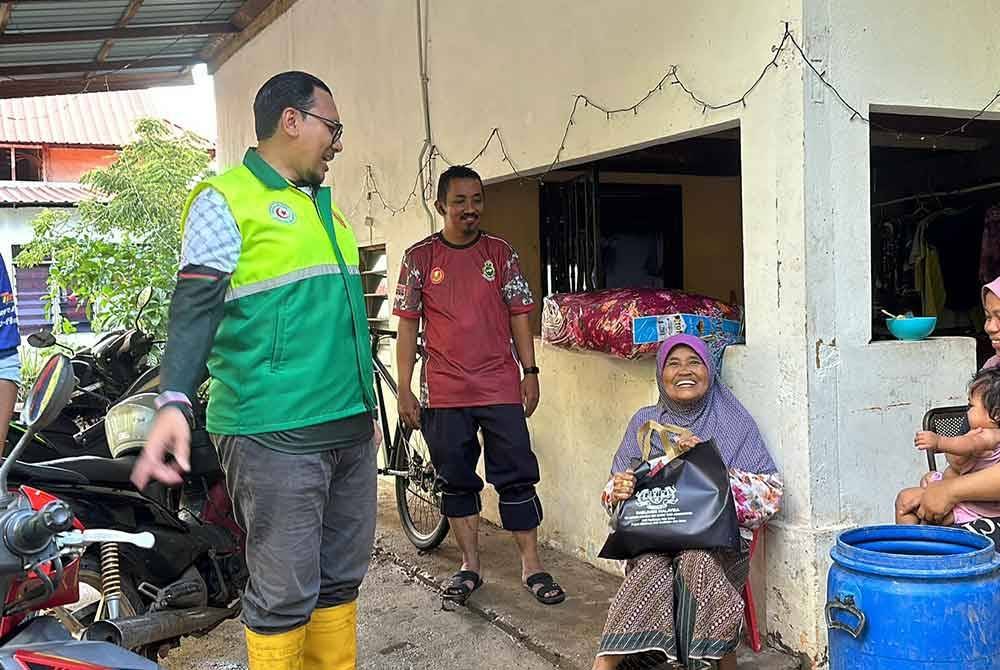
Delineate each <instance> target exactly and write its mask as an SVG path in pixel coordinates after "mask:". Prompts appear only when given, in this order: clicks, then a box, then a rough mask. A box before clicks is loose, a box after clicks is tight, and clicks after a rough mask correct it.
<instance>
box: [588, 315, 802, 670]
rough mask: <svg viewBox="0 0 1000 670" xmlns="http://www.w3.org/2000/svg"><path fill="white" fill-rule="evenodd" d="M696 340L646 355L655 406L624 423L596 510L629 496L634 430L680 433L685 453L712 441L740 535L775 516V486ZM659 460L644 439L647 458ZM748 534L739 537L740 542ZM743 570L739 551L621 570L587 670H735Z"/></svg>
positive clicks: (649, 557) (748, 423)
mask: <svg viewBox="0 0 1000 670" xmlns="http://www.w3.org/2000/svg"><path fill="white" fill-rule="evenodd" d="M712 366H713V363H712V358H711V356H710V355H709V353H708V350H707V348H706V346H705V343H704V342H702V340H700V339H698V338H696V337H691V336H688V335H677V336H674V337H671V338H670V339H668V340H666V341H665V342H664V343H663V345H662V346H661V347H660V350H659V352H658V353H657V356H656V367H657V377H656V383H657V386H658V387H659V391H660V397H659V402H657V404H656V405H653V406H651V407H643V408H642V409H640V410H639V411H638V412H636V413H635V415H634V416H633V417H632V420H631V421H629V424H628V428H626V430H625V437H624V438H623V439H622V443H621V446H620V447H618V451H617V453H616V454H615V457H614V461H613V465H612V468H611V471H612V473H613V474H612V477H611V480H610V481H609V482H608V486H607V487H606V488H605V492H604V496H603V499H604V503H605V506H606V507H609V509H610V506H611V505H613V504H614V503H615V502H617V501H620V500H625V499H627V498H628V497H630V496H631V495H632V494H633V492H634V488H635V477H634V476H633V474H632V472H631V470H630V465H631V463H632V459H634V458H641V453H642V452H641V448H640V446H639V443H638V441H637V438H636V432H637V431H638V429H639V428H640V427H641V426H642V425H643V424H644V423H646V422H647V421H649V420H650V419H653V420H656V421H659V422H660V423H663V424H673V425H675V426H680V427H683V428H687V429H689V430H690V431H691V432H692V433H693V434H694V436H695V437H694V438H690V439H689V440H687V441H686V442H687V443H685V444H683V445H682V446H685V447H689V446H693V445H694V444H697V443H699V442H702V441H704V440H708V439H714V440H715V444H716V445H717V446H718V447H719V450H720V451H721V453H722V457H723V460H724V461H725V462H726V464H727V466H728V467H729V468H730V482H731V484H732V487H733V497H734V500H735V501H736V507H737V516H738V517H739V519H740V526H741V527H742V528H746V529H753V528H756V527H759V526H761V525H762V524H764V523H765V522H766V521H767V519H769V518H770V517H771V516H772V515H773V514H775V513H776V512H777V510H778V503H779V502H780V499H781V494H782V483H781V479H780V478H779V476H778V474H777V469H776V468H775V466H774V461H772V460H771V456H770V454H769V453H768V451H767V448H766V447H765V446H764V441H763V440H762V439H761V435H760V432H759V431H758V429H757V424H756V423H755V422H754V420H753V417H751V416H750V414H749V413H748V412H747V410H746V409H745V408H744V407H743V405H742V404H740V401H739V400H737V399H736V397H735V396H734V395H733V393H732V391H730V390H729V389H728V388H726V387H725V386H724V385H723V384H722V383H721V382H720V381H719V380H718V378H717V377H716V373H715V370H714V369H713V367H712ZM663 453H664V450H663V446H662V444H661V443H660V442H659V438H658V436H656V435H654V436H653V442H652V452H651V454H650V456H651V457H653V456H657V455H660V456H662V455H663ZM741 534H743V535H744V537H745V536H746V535H749V534H750V533H749V532H746V533H741ZM749 567H750V560H749V555H748V552H747V545H746V542H745V541H744V546H743V549H742V551H740V552H722V551H703V550H689V551H684V552H681V553H680V554H677V555H672V556H671V555H665V554H644V555H642V556H639V557H638V558H635V559H633V560H631V561H628V562H627V563H626V566H625V581H624V582H623V583H622V586H621V589H620V590H619V591H618V594H617V596H615V599H614V601H612V603H611V608H610V611H609V612H608V621H607V624H606V625H605V627H604V635H603V637H602V638H601V645H600V648H599V649H598V652H597V658H596V659H595V660H594V666H593V667H594V669H595V670H611V669H613V668H660V667H662V668H670V667H675V666H680V667H683V668H706V667H716V666H717V667H720V668H735V667H736V660H735V654H733V653H732V652H733V650H734V649H735V648H736V645H737V644H738V643H739V637H740V632H741V630H742V621H743V608H744V604H743V597H742V594H741V592H742V589H743V585H744V583H745V582H746V579H747V576H748V573H749Z"/></svg>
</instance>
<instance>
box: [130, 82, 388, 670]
mask: <svg viewBox="0 0 1000 670" xmlns="http://www.w3.org/2000/svg"><path fill="white" fill-rule="evenodd" d="M253 109H254V120H255V127H256V133H257V140H258V146H257V148H256V149H249V150H248V151H247V152H246V155H245V156H244V158H243V163H242V164H241V165H240V166H238V167H236V168H233V169H231V170H229V171H228V172H225V173H224V174H221V175H219V176H217V177H213V178H211V179H208V180H206V181H205V182H203V183H201V184H199V185H198V186H196V187H195V188H194V190H193V191H192V193H191V196H190V198H189V200H188V203H187V206H186V208H185V211H184V214H183V217H182V222H183V224H182V225H183V227H184V229H183V243H182V250H181V264H180V266H181V269H180V273H179V274H178V281H177V289H176V291H175V293H174V296H173V299H172V301H171V305H170V324H169V331H168V339H167V347H166V352H165V354H164V359H163V363H162V369H161V388H160V391H161V394H160V396H159V398H158V400H157V407H158V412H157V417H156V421H155V422H154V424H153V427H152V429H151V431H150V434H149V438H148V441H147V443H146V447H145V449H144V450H143V453H142V456H141V457H140V459H139V461H138V462H137V464H136V467H135V470H134V472H133V475H132V477H133V481H134V482H135V483H136V485H137V486H139V487H140V488H143V487H145V486H146V484H147V483H148V482H149V481H150V480H151V479H155V480H158V481H161V482H163V483H165V484H168V485H176V484H179V483H180V482H181V480H182V475H183V472H184V471H186V470H187V469H188V468H189V454H190V435H191V433H190V423H189V422H190V421H191V418H192V412H191V399H192V398H194V396H195V393H196V390H197V387H198V385H199V382H200V381H201V380H202V379H203V378H204V377H203V370H204V368H205V367H206V365H207V367H208V373H209V376H210V379H211V384H210V390H209V397H210V400H209V403H208V409H207V424H208V425H207V427H208V431H209V433H210V434H211V435H212V439H213V441H214V442H215V445H216V448H217V449H218V451H219V457H220V460H221V462H222V466H223V469H224V470H225V473H226V484H227V487H228V489H229V491H230V493H231V495H232V496H233V507H234V510H235V513H236V518H237V520H238V521H239V523H240V526H241V527H242V528H243V529H244V530H245V531H246V533H247V538H246V554H247V567H248V569H249V572H250V579H249V583H248V584H247V587H246V591H245V593H244V595H243V621H244V624H245V625H246V629H247V630H246V638H247V651H248V655H249V658H250V668H251V670H263V669H264V668H267V670H312V669H319V668H323V669H324V670H347V669H350V668H354V667H355V654H356V652H355V650H356V604H355V599H356V598H357V594H358V588H359V586H360V584H361V581H362V579H363V578H364V576H365V573H366V572H367V569H368V558H369V554H370V552H371V547H372V543H373V541H374V534H375V515H376V472H375V445H374V444H373V433H374V426H373V421H372V411H373V408H374V406H375V401H374V394H373V385H372V381H373V380H372V362H371V354H370V345H369V335H368V322H367V318H366V313H365V308H364V296H363V291H362V286H361V280H360V276H359V274H358V247H357V242H356V240H355V238H354V233H353V232H352V230H351V227H350V226H349V225H348V223H347V221H346V220H345V218H344V216H343V214H342V213H341V212H340V210H339V209H338V208H337V206H336V205H335V204H334V202H333V201H332V199H331V196H330V189H329V188H327V187H324V186H321V184H322V182H323V180H324V178H325V176H326V172H327V170H328V165H327V164H328V163H329V162H330V161H332V160H333V158H334V157H335V156H336V154H337V153H339V152H340V151H341V150H342V149H343V145H342V144H341V140H340V138H341V135H342V133H343V129H344V126H343V125H342V124H341V122H340V114H339V112H338V111H337V106H336V105H335V104H334V101H333V96H332V95H331V93H330V89H329V88H328V87H327V86H326V84H324V83H323V82H322V81H320V80H319V79H317V78H316V77H313V76H312V75H309V74H306V73H304V72H284V73H282V74H279V75H276V76H275V77H273V78H271V79H270V80H268V81H267V82H266V83H265V84H264V85H263V86H262V87H261V89H260V90H259V91H258V92H257V96H256V98H255V100H254V106H253ZM168 454H169V455H172V456H173V459H172V460H168V458H167V456H168Z"/></svg>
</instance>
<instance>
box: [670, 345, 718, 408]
mask: <svg viewBox="0 0 1000 670" xmlns="http://www.w3.org/2000/svg"><path fill="white" fill-rule="evenodd" d="M708 375H709V372H708V367H707V366H706V365H705V362H704V361H703V360H701V357H700V356H699V355H698V354H697V353H695V350H694V349H692V348H691V347H688V346H684V345H683V344H681V345H678V346H676V347H674V348H673V349H671V350H670V353H669V354H668V355H667V360H666V361H664V363H663V389H664V391H665V392H666V394H667V397H668V398H670V399H671V400H672V401H674V402H676V403H679V404H682V405H690V404H691V403H694V402H698V401H699V400H701V399H702V398H703V397H705V394H706V393H708Z"/></svg>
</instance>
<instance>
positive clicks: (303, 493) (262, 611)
mask: <svg viewBox="0 0 1000 670" xmlns="http://www.w3.org/2000/svg"><path fill="white" fill-rule="evenodd" d="M255 437H256V438H257V440H259V438H260V436H255ZM212 439H213V441H214V442H215V445H216V448H217V449H218V451H219V459H220V460H221V462H222V468H223V470H224V471H225V473H226V486H227V487H228V489H229V494H230V496H231V497H232V500H233V509H234V511H235V514H236V521H237V522H238V523H239V524H240V526H241V527H242V528H243V530H244V531H245V532H246V534H247V538H246V554H247V568H248V569H249V572H250V580H249V582H248V583H247V587H246V590H245V592H244V594H243V623H244V624H246V626H247V628H249V629H250V630H252V631H254V632H255V633H262V634H269V633H283V632H286V631H289V630H293V629H295V628H298V627H299V626H303V625H305V624H306V623H307V622H308V621H309V617H310V615H311V614H312V611H313V610H314V609H316V608H317V607H332V606H334V605H341V604H344V603H348V602H351V601H353V600H355V599H356V598H357V597H358V588H359V587H360V586H361V581H362V580H363V579H364V577H365V574H366V573H367V572H368V560H369V558H370V556H371V550H372V544H373V543H374V541H375V515H376V512H377V503H376V498H377V488H376V465H375V445H374V444H373V443H372V441H371V440H370V439H369V440H365V441H364V442H363V443H359V444H358V445H356V446H353V447H342V448H339V449H331V450H329V451H323V452H318V453H312V454H288V453H284V452H281V451H276V450H274V449H268V448H266V447H262V446H260V445H259V444H255V443H254V442H251V441H250V440H247V439H246V438H243V437H240V436H238V435H213V436H212Z"/></svg>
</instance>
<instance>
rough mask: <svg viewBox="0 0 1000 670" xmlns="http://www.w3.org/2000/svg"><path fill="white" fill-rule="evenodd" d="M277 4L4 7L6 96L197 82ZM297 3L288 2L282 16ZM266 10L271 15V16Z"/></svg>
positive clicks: (0, 27) (91, 0) (1, 69)
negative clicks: (201, 67)
mask: <svg viewBox="0 0 1000 670" xmlns="http://www.w3.org/2000/svg"><path fill="white" fill-rule="evenodd" d="M276 2H277V0H142V1H141V2H138V3H137V2H134V0H72V1H71V2H68V1H67V0H33V1H32V2H27V1H25V2H2V1H0V98H10V97H22V96H28V95H48V94H52V93H77V92H83V91H86V90H94V89H93V88H89V84H90V82H93V81H100V82H101V84H102V86H101V88H102V89H104V90H123V89H133V88H144V87H147V86H164V85H180V84H189V83H191V74H190V71H191V68H192V67H194V66H195V65H197V64H199V63H204V62H206V61H213V62H216V64H217V61H216V60H214V59H216V57H217V58H218V59H221V60H225V59H226V58H228V57H229V56H230V55H231V52H232V49H230V50H229V51H225V50H224V49H223V47H224V45H230V46H233V45H236V44H240V43H241V42H240V41H239V40H240V38H241V36H242V35H244V34H246V35H247V37H246V38H245V39H249V37H250V36H252V35H255V34H256V32H257V31H259V30H260V23H259V22H258V23H256V24H255V23H254V22H255V21H256V20H257V19H258V18H261V17H267V18H266V20H267V21H271V20H273V18H274V15H276V14H275V10H273V9H272V8H274V7H275V3H276ZM293 2H295V0H282V2H281V3H280V5H279V7H280V9H277V10H276V11H277V13H280V12H282V11H285V10H287V8H288V6H290V5H291V3H293ZM265 10H269V11H267V12H265Z"/></svg>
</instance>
